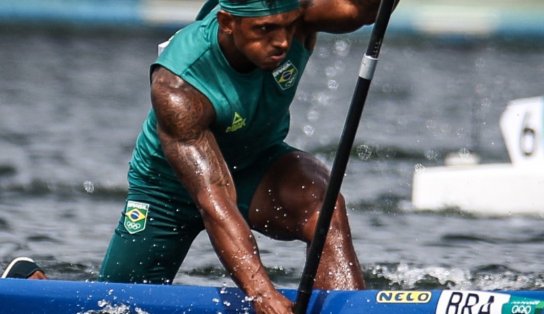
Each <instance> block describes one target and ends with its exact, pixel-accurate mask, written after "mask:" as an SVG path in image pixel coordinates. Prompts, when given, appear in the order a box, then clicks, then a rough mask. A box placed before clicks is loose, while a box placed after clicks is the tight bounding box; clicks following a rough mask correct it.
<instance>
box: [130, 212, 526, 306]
mask: <svg viewBox="0 0 544 314" xmlns="http://www.w3.org/2000/svg"><path fill="white" fill-rule="evenodd" d="M125 226H126V227H127V228H129V229H138V228H141V227H142V224H140V223H137V222H130V221H127V222H125ZM512 311H513V310H512ZM512 313H514V312H512ZM520 313H521V312H520Z"/></svg>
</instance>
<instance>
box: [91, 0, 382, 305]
mask: <svg viewBox="0 0 544 314" xmlns="http://www.w3.org/2000/svg"><path fill="white" fill-rule="evenodd" d="M211 4H212V5H210V3H208V4H207V7H213V3H211ZM378 5H379V1H377V0H336V1H332V0H301V1H298V0H276V1H274V0H268V1H266V0H265V1H262V0H246V1H243V0H220V1H219V5H218V6H216V7H213V8H212V9H211V11H210V12H209V13H206V12H203V13H202V14H201V15H200V17H201V18H202V19H201V20H199V21H196V22H194V23H193V24H191V25H189V26H187V27H184V28H183V29H181V30H180V31H178V32H177V33H176V34H175V35H174V36H173V37H172V38H171V40H170V41H169V44H168V46H167V47H166V48H165V49H164V51H163V52H162V53H161V55H160V56H159V58H158V59H157V61H156V62H155V63H154V64H153V65H152V67H151V100H152V109H151V110H150V112H149V114H148V116H147V118H146V120H145V122H144V123H143V127H142V131H141V133H140V135H139V136H138V139H137V142H136V146H135V149H134V152H133V155H132V159H131V161H130V169H129V173H128V180H129V191H128V197H127V202H126V206H125V209H124V211H123V215H122V217H121V219H120V221H119V225H118V226H117V228H116V230H115V233H114V234H113V237H112V239H111V242H110V246H109V248H108V251H107V253H106V256H105V258H104V261H103V264H102V267H101V271H100V279H101V280H103V281H115V282H148V283H171V282H172V280H173V279H174V277H175V275H176V273H177V271H178V269H179V267H180V265H181V263H182V261H183V260H184V258H185V256H186V254H187V252H188V250H189V248H190V246H191V243H192V241H193V240H194V239H195V237H196V236H197V235H198V234H199V233H200V232H201V231H202V230H206V232H207V233H208V235H209V238H210V240H211V243H212V244H213V247H214V249H215V251H216V253H217V255H218V256H219V258H220V260H221V262H222V263H223V265H224V266H225V268H226V269H227V271H228V272H229V274H230V275H231V276H232V278H233V280H234V281H235V282H236V284H237V285H238V286H239V287H240V288H241V289H243V291H244V292H245V293H246V294H247V295H248V296H249V297H250V298H252V300H253V304H254V308H255V310H256V312H257V313H291V312H292V303H291V302H290V301H289V300H288V299H286V298H285V297H284V296H283V295H282V294H281V293H279V292H278V291H277V290H276V289H275V287H274V285H273V283H272V282H271V280H270V278H269V276H268V274H267V273H266V271H265V268H264V266H263V264H262V262H261V260H260V257H259V253H258V248H257V244H256V242H255V239H254V237H253V235H252V232H251V229H253V230H256V231H259V232H261V233H263V234H265V235H267V236H270V237H272V238H275V239H280V240H302V241H304V242H306V243H309V242H310V241H311V239H312V237H313V235H314V231H315V224H316V220H317V217H318V211H319V209H320V208H321V202H322V200H323V195H324V192H325V190H326V186H327V180H328V170H327V169H326V167H325V166H324V165H323V164H321V163H320V162H319V161H318V160H317V159H316V158H314V157H313V156H312V155H310V154H309V153H306V152H303V151H300V150H298V149H296V148H294V147H292V146H290V145H288V144H287V143H285V142H284V139H285V137H286V136H287V132H288V129H289V106H290V105H291V102H292V101H293V98H294V96H295V92H296V89H297V86H298V83H299V81H300V78H301V76H302V73H303V71H304V68H305V66H306V63H307V62H308V60H309V58H310V56H311V53H312V50H313V48H314V46H315V43H316V36H317V33H318V32H330V33H345V32H350V31H354V30H356V29H358V28H360V27H361V26H363V25H365V24H370V23H372V22H373V21H374V18H375V16H376V11H377V8H378ZM315 287H316V288H321V289H363V288H364V287H365V284H364V280H363V274H362V271H361V267H360V265H359V261H358V259H357V256H356V254H355V250H354V248H353V244H352V242H351V233H350V229H349V223H348V218H347V215H346V208H345V204H344V199H343V197H342V196H340V197H339V198H338V200H337V203H336V210H335V213H334V215H333V220H332V223H331V229H330V231H329V233H328V237H327V241H326V244H325V248H324V251H323V255H322V258H321V263H320V266H319V269H318V274H317V277H316V281H315Z"/></svg>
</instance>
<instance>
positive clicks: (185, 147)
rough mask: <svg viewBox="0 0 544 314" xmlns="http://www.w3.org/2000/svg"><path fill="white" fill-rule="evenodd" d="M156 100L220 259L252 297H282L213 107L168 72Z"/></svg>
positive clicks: (174, 161) (166, 139) (173, 161)
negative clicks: (242, 200)
mask: <svg viewBox="0 0 544 314" xmlns="http://www.w3.org/2000/svg"><path fill="white" fill-rule="evenodd" d="M151 100H152V103H153V108H154V110H155V113H156V115H157V120H158V126H157V129H158V134H159V138H160V141H161V145H162V147H163V150H164V153H165V156H166V158H167V160H168V162H169V163H170V165H171V166H172V168H173V169H174V170H175V172H176V174H177V176H178V177H179V179H180V180H181V182H182V183H183V185H184V186H185V187H186V188H187V190H188V191H189V193H190V195H191V196H192V198H193V200H194V201H195V203H196V205H197V206H198V208H199V210H200V213H201V215H202V218H203V221H204V225H205V228H206V231H207V232H208V235H209V237H210V239H211V242H212V244H213V246H214V248H215V250H216V252H217V254H218V256H219V258H220V260H221V261H222V263H223V264H224V266H225V267H226V268H227V270H228V271H229V273H230V274H231V275H232V277H233V279H234V280H235V281H236V283H237V284H238V286H240V288H242V289H243V290H244V291H245V292H246V293H247V294H248V296H251V297H255V298H259V297H263V296H265V295H267V294H274V293H276V294H277V293H278V292H276V290H275V289H274V287H273V285H272V283H271V281H270V279H269V278H268V275H267V273H266V271H265V269H264V267H263V265H262V263H261V260H260V258H259V255H258V252H257V244H256V242H255V239H254V238H253V236H252V233H251V231H250V229H249V227H248V225H247V224H246V222H245V220H244V219H243V217H242V215H241V214H240V212H239V211H238V208H237V205H236V191H235V188H234V184H233V181H232V177H231V175H230V172H229V170H228V168H227V165H226V163H225V161H224V159H223V157H222V154H221V152H220V150H219V147H218V145H217V142H216V141H215V138H214V136H213V134H212V133H211V131H210V129H209V125H210V124H211V123H212V121H213V119H214V118H215V112H214V110H213V108H212V106H211V104H210V103H209V101H208V100H207V98H206V97H204V96H203V95H202V94H200V93H199V92H198V91H197V90H195V89H194V88H193V87H192V86H190V85H189V84H187V83H185V82H184V81H183V80H182V79H181V78H179V77H178V76H176V75H174V74H172V73H171V72H169V71H168V70H166V69H164V68H162V67H159V68H157V69H156V70H155V71H154V73H153V76H152V82H151Z"/></svg>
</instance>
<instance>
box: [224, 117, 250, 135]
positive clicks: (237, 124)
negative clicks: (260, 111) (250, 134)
mask: <svg viewBox="0 0 544 314" xmlns="http://www.w3.org/2000/svg"><path fill="white" fill-rule="evenodd" d="M245 126H246V118H243V117H242V116H241V115H240V114H239V113H238V112H235V113H234V118H233V119H232V124H231V125H230V126H229V127H227V129H226V130H225V132H226V133H231V132H235V131H237V130H239V129H241V128H243V127H245Z"/></svg>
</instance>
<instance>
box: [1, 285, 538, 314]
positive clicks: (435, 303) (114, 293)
mask: <svg viewBox="0 0 544 314" xmlns="http://www.w3.org/2000/svg"><path fill="white" fill-rule="evenodd" d="M281 292H282V293H284V294H285V295H286V296H287V297H288V298H289V299H291V300H294V299H295V298H296V290H292V289H282V290H281ZM543 307H544V291H506V290H504V291H459V290H426V291H424V290H418V291H385V290H366V291H322V290H315V291H314V293H313V294H312V297H311V299H310V303H309V307H308V313H348V314H349V313H372V314H382V313H383V314H385V313H388V314H389V313H406V314H410V313H447V314H462V313H491V314H493V313H497V314H500V313H527V314H530V313H531V314H532V313H542V308H543ZM0 312H2V313H138V314H144V313H152V314H161V313H222V314H226V313H253V310H252V308H251V305H250V302H249V300H247V298H245V296H244V294H243V293H242V292H241V291H240V290H239V289H237V288H232V287H231V288H225V287H203V286H187V285H172V286H165V285H144V284H119V283H98V282H77V281H61V280H23V279H0Z"/></svg>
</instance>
